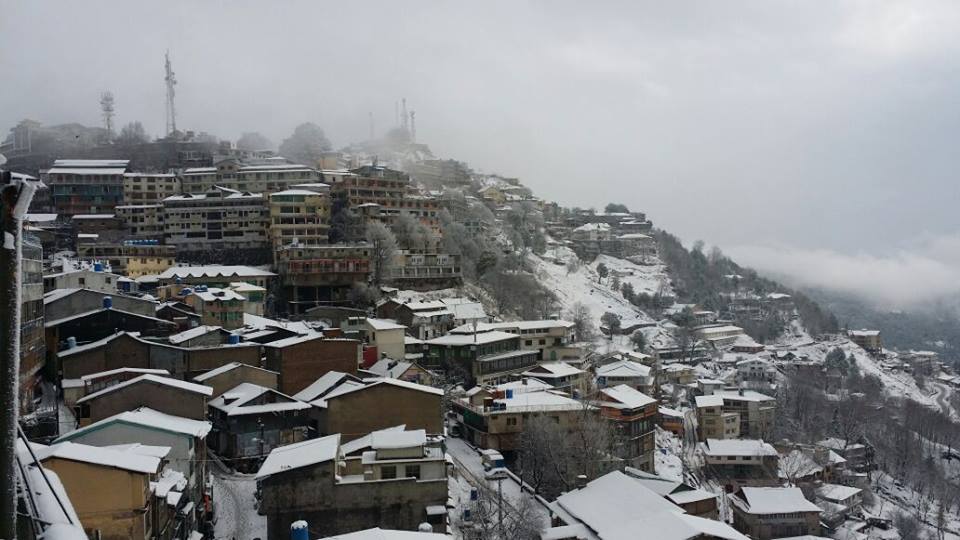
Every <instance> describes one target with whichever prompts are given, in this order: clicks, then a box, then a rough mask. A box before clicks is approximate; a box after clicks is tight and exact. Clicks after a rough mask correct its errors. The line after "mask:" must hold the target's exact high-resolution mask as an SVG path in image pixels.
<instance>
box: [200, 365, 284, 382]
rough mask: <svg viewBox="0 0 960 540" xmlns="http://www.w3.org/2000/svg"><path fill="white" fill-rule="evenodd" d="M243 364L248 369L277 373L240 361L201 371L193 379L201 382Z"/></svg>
mask: <svg viewBox="0 0 960 540" xmlns="http://www.w3.org/2000/svg"><path fill="white" fill-rule="evenodd" d="M244 366H245V367H247V368H250V369H257V370H260V371H266V372H267V373H273V374H277V372H276V371H270V370H269V369H263V368H262V367H257V366H251V365H249V364H244V363H242V362H230V363H229V364H224V365H222V366H220V367H218V368H216V369H211V370H210V371H208V372H206V373H201V374H200V375H197V376H196V377H194V378H193V380H195V381H197V382H199V383H202V382H203V381H206V380H209V379H212V378H213V377H216V376H217V375H222V374H224V373H226V372H228V371H233V370H235V369H237V368H240V367H244Z"/></svg>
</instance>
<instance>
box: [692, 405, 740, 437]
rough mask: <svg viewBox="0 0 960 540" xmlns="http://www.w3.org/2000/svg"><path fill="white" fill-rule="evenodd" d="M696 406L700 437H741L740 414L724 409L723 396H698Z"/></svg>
mask: <svg viewBox="0 0 960 540" xmlns="http://www.w3.org/2000/svg"><path fill="white" fill-rule="evenodd" d="M696 406H697V438H698V439H700V440H701V441H705V440H708V439H738V438H740V414H739V413H736V412H733V411H724V410H723V398H722V397H720V396H697V397H696Z"/></svg>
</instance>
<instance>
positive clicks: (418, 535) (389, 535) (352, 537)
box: [321, 527, 450, 540]
mask: <svg viewBox="0 0 960 540" xmlns="http://www.w3.org/2000/svg"><path fill="white" fill-rule="evenodd" d="M449 538H450V537H449V536H447V535H444V534H439V533H428V532H417V531H394V530H387V529H381V528H380V527H375V528H373V529H366V530H363V531H356V532H352V533H345V534H338V535H334V536H325V537H324V538H322V539H321V540H446V539H449Z"/></svg>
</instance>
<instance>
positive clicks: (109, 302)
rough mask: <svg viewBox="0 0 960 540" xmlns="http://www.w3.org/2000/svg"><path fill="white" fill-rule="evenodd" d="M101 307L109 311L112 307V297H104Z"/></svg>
mask: <svg viewBox="0 0 960 540" xmlns="http://www.w3.org/2000/svg"><path fill="white" fill-rule="evenodd" d="M103 307H104V308H106V309H110V308H112V307H113V297H112V296H104V297H103Z"/></svg>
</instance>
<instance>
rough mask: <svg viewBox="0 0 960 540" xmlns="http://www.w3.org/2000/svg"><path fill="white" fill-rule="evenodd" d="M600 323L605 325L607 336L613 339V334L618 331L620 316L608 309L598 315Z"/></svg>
mask: <svg viewBox="0 0 960 540" xmlns="http://www.w3.org/2000/svg"><path fill="white" fill-rule="evenodd" d="M600 323H601V324H602V325H603V326H605V327H607V337H609V338H610V339H613V336H614V334H619V333H620V316H619V315H617V314H616V313H614V312H612V311H608V312H606V313H604V314H603V316H601V317H600Z"/></svg>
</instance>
